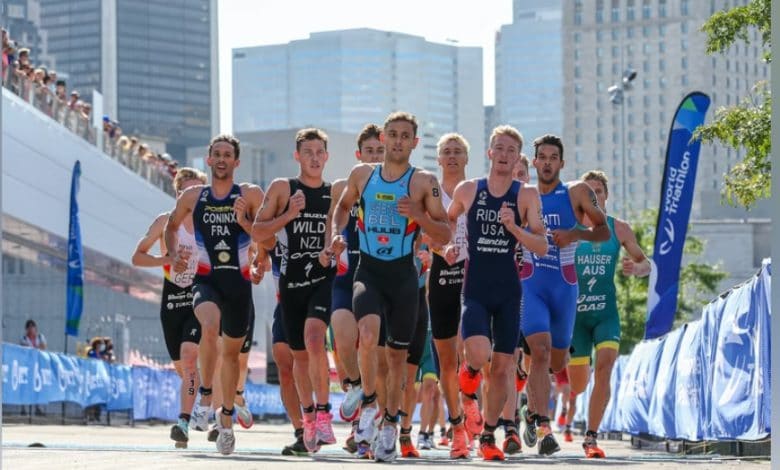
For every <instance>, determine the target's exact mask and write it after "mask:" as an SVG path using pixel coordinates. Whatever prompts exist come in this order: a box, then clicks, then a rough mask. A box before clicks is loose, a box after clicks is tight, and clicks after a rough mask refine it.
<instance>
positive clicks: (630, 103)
mask: <svg viewBox="0 0 780 470" xmlns="http://www.w3.org/2000/svg"><path fill="white" fill-rule="evenodd" d="M626 105H627V106H628V107H629V108H633V107H634V97H633V96H631V95H628V96H627V97H626Z"/></svg>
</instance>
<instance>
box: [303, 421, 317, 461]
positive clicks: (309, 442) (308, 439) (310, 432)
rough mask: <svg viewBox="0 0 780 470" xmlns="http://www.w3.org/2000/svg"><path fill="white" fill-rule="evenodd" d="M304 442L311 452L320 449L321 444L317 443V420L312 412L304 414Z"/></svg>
mask: <svg viewBox="0 0 780 470" xmlns="http://www.w3.org/2000/svg"><path fill="white" fill-rule="evenodd" d="M303 444H304V445H305V446H306V450H308V451H309V452H317V451H318V450H320V446H318V445H317V421H316V420H315V418H314V417H313V416H311V413H305V414H304V415H303Z"/></svg>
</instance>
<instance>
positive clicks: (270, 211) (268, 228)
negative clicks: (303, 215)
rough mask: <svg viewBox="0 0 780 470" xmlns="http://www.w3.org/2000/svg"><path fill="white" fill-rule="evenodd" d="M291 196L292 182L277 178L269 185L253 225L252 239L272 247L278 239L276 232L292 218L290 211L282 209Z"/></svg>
mask: <svg viewBox="0 0 780 470" xmlns="http://www.w3.org/2000/svg"><path fill="white" fill-rule="evenodd" d="M289 198H290V183H289V182H288V181H287V180H286V179H276V180H274V181H273V182H272V183H271V186H269V187H268V193H266V195H265V200H264V201H263V205H262V207H260V210H259V211H258V212H257V216H256V217H255V222H254V224H253V225H252V231H251V233H252V240H254V241H256V242H258V243H260V244H261V245H263V247H264V248H269V245H270V246H271V247H272V246H273V243H272V242H275V241H276V233H277V232H278V231H279V230H281V229H283V228H284V226H285V225H287V223H289V222H290V220H292V219H293V217H291V213H290V211H285V212H281V213H280V211H281V210H282V209H283V208H284V206H285V205H287V200H288V199H289Z"/></svg>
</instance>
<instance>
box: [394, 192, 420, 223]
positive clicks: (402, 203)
mask: <svg viewBox="0 0 780 470" xmlns="http://www.w3.org/2000/svg"><path fill="white" fill-rule="evenodd" d="M398 214H400V215H402V216H404V217H406V218H409V219H418V218H419V217H418V215H419V205H418V204H417V203H416V202H414V201H412V200H411V199H410V198H409V196H401V197H400V198H399V199H398Z"/></svg>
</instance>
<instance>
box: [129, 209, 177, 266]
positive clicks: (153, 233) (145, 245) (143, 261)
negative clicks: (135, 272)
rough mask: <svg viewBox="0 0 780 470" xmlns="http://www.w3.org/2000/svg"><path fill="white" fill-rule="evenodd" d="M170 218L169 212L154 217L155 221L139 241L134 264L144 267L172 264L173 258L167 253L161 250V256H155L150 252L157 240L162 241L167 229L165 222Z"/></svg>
mask: <svg viewBox="0 0 780 470" xmlns="http://www.w3.org/2000/svg"><path fill="white" fill-rule="evenodd" d="M167 220H168V214H167V213H164V214H160V215H158V216H157V218H156V219H154V222H152V224H151V225H150V226H149V230H147V231H146V235H144V236H143V238H141V240H139V241H138V245H136V247H135V252H133V257H132V259H131V262H132V263H133V266H140V267H142V268H156V267H159V266H163V265H165V264H170V262H171V259H170V257H169V256H168V255H167V253H162V250H161V252H160V256H155V255H152V254H150V253H149V250H151V249H152V247H153V246H154V244H155V242H157V241H158V240H159V241H162V237H163V230H164V229H165V223H166V222H167Z"/></svg>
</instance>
